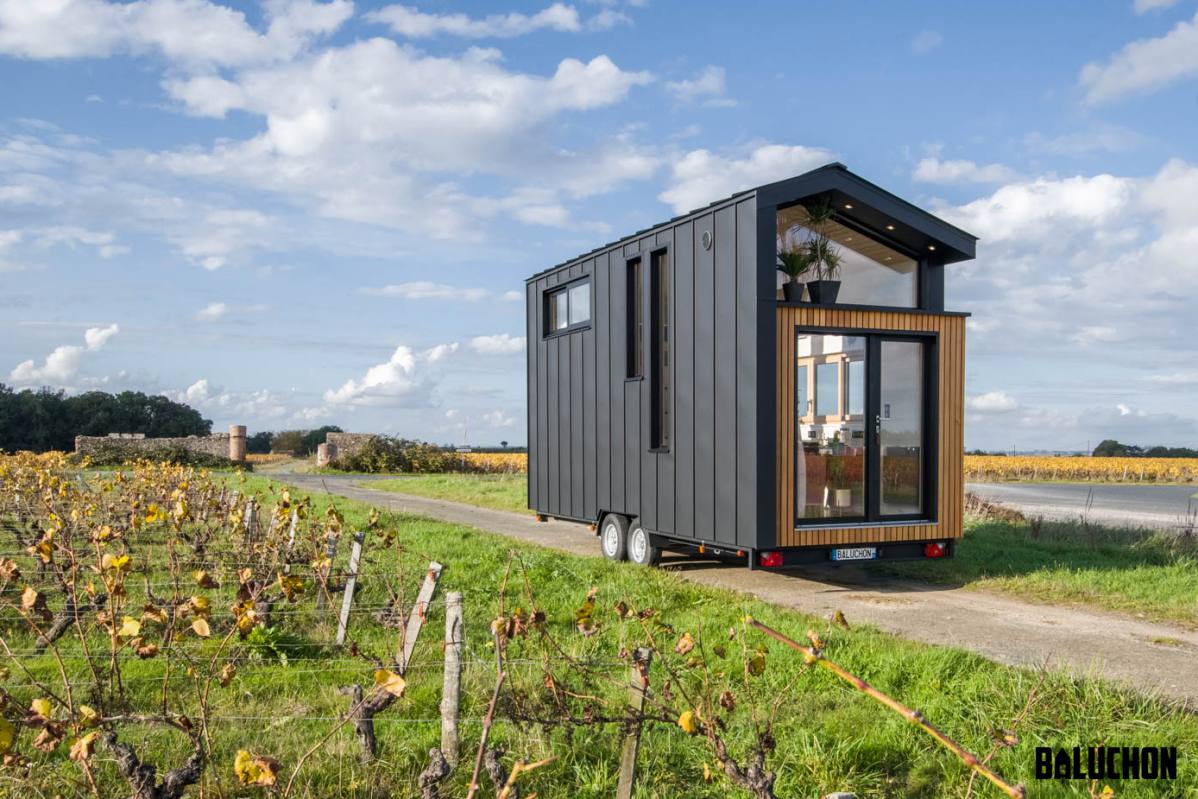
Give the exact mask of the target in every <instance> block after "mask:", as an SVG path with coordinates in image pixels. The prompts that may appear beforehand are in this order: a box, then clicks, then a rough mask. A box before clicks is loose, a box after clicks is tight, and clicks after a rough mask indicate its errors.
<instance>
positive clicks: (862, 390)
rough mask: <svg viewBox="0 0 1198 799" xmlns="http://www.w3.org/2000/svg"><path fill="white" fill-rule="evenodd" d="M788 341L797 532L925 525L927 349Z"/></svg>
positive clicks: (843, 340) (925, 345)
mask: <svg viewBox="0 0 1198 799" xmlns="http://www.w3.org/2000/svg"><path fill="white" fill-rule="evenodd" d="M796 335H797V339H796V342H795V343H796V346H795V371H794V375H795V393H794V396H795V408H794V413H795V432H796V435H795V439H796V440H795V450H796V453H795V454H796V457H795V516H796V520H795V521H796V523H797V524H799V525H803V524H808V525H810V524H825V525H826V524H840V523H853V522H862V523H863V522H869V521H896V520H902V519H922V518H925V517H926V516H927V514H928V508H930V507H931V503H930V501H929V496H930V493H931V488H932V483H933V482H934V480H933V475H934V472H933V469H934V464H933V463H930V462H929V459H928V452H929V445H928V434H929V430H930V429H931V428H932V424H931V423H930V422H929V419H931V416H930V412H931V411H930V409H931V408H932V407H934V406H933V405H932V404H931V403H930V399H931V398H932V397H933V396H934V394H935V389H934V386H932V385H931V384H930V383H929V376H930V364H931V360H930V359H931V353H932V350H933V348H934V345H935V340H934V339H933V338H928V337H916V336H893V335H889V334H872V333H871V334H862V335H845V334H842V333H838V332H814V331H811V332H807V331H799V332H798V333H797V334H796Z"/></svg>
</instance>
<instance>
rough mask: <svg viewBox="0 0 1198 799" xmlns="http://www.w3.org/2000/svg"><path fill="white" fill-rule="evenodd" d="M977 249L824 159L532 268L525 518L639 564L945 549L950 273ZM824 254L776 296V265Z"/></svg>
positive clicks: (956, 521) (959, 445) (959, 413)
mask: <svg viewBox="0 0 1198 799" xmlns="http://www.w3.org/2000/svg"><path fill="white" fill-rule="evenodd" d="M976 241H977V240H976V238H975V237H974V236H972V235H970V234H968V233H966V232H965V231H963V230H960V229H959V228H956V227H954V226H953V225H950V224H948V223H947V222H945V221H943V220H941V219H939V218H937V217H936V216H934V215H933V214H931V213H928V212H927V211H924V210H922V209H920V208H918V207H916V206H914V205H912V204H910V203H908V202H906V201H904V200H901V199H899V198H898V197H896V196H894V195H892V194H890V193H888V192H886V191H884V190H883V189H881V188H879V187H878V186H875V185H874V184H872V183H869V182H868V181H866V180H864V179H862V178H860V177H858V176H857V175H854V174H853V173H852V172H850V171H849V170H848V169H846V168H845V167H844V166H842V165H840V164H830V165H828V166H825V167H821V168H819V169H816V170H814V171H812V172H808V173H806V174H803V175H799V176H797V177H794V178H790V179H788V180H783V181H779V182H777V183H771V184H768V185H765V186H760V187H758V188H755V189H750V190H747V191H742V192H739V193H737V194H734V195H732V196H731V197H729V198H727V199H724V200H719V201H717V202H714V203H712V204H711V205H709V206H707V207H705V208H702V209H699V210H696V211H692V212H691V213H688V214H685V215H683V216H679V217H676V218H674V219H671V220H670V221H668V222H665V223H663V224H660V225H657V226H656V227H652V228H648V229H646V230H642V231H639V232H637V233H634V234H632V235H630V236H627V237H626V238H623V239H620V240H619V241H616V242H613V243H611V244H608V245H605V246H603V247H600V248H598V249H596V250H593V251H591V252H589V253H586V254H585V255H581V256H579V257H577V258H574V259H573V260H570V261H567V262H565V263H562V264H559V265H558V266H555V267H552V268H550V269H547V270H545V271H542V272H539V273H537V274H535V275H533V276H532V277H530V278H529V279H528V280H527V283H526V292H527V325H528V498H529V506H530V508H531V509H532V510H534V511H535V512H536V513H537V515H538V518H541V519H542V520H544V519H548V518H555V519H565V520H572V521H578V522H584V523H588V524H592V525H595V526H596V529H597V530H598V532H599V540H600V546H601V549H602V551H603V553H604V554H605V555H606V556H607V557H609V558H613V559H625V558H627V559H630V560H633V561H635V562H638V563H646V564H648V563H653V562H654V561H656V559H657V557H658V555H659V553H660V552H661V551H662V550H670V549H681V550H691V551H699V552H703V553H710V554H714V555H725V556H738V557H741V558H744V559H745V560H746V561H747V563H748V565H749V566H750V567H751V568H763V567H764V568H777V567H784V566H789V565H795V564H800V563H813V562H828V561H845V560H872V559H892V558H925V557H944V556H948V555H951V554H952V550H953V544H954V541H955V540H956V539H958V538H959V537H960V536H961V533H962V498H963V492H964V484H963V474H962V467H963V452H964V439H963V422H964V381H965V368H964V367H965V317H966V316H967V314H964V313H961V312H954V311H948V310H945V308H944V284H945V270H946V268H948V267H949V266H950V265H951V264H954V263H958V262H961V261H966V260H969V259H972V258H973V257H974V252H975V244H976ZM821 247H822V252H823V253H824V254H825V255H826V254H827V253H828V252H830V253H831V256H829V257H826V258H824V259H823V261H822V263H821V261H820V258H818V257H817V258H816V259H815V271H814V272H811V271H809V272H808V273H806V274H805V275H800V276H799V279H798V281H796V284H795V285H792V287H791V290H790V291H785V292H784V291H783V290H782V288H781V283H782V282H783V281H782V277H783V276H782V273H780V272H779V266H781V265H783V263H784V259H783V256H784V255H787V254H793V253H796V252H798V253H804V254H806V253H809V252H812V251H814V252H816V253H817V255H818V254H819V253H820V252H821V250H820V248H821ZM806 266H807V267H810V266H811V259H808V260H807V262H806ZM832 278H834V279H835V280H836V281H839V285H838V289H839V291H838V292H837V293H836V294H835V296H831V291H830V290H831V289H833V288H837V286H836V283H835V282H834V281H833V282H829V280H830V279H832ZM804 279H805V280H806V281H807V282H806V288H805V289H803V288H802V287H801V286H798V285H797V283H798V282H802V281H803V280H804ZM795 289H799V290H798V291H796V290H795ZM788 297H789V299H788Z"/></svg>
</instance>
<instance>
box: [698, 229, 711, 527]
mask: <svg viewBox="0 0 1198 799" xmlns="http://www.w3.org/2000/svg"><path fill="white" fill-rule="evenodd" d="M694 225H695V236H694V242H695V245H694V252H695V273H694V274H695V287H694V292H695V306H694V308H695V375H694V380H695V526H694V536H695V538H699V539H701V540H703V541H714V540H715V459H716V453H715V338H716V334H715V296H716V288H715V270H714V263H715V261H714V247H713V249H710V250H709V249H706V248H704V247H703V243H702V242H703V234H704V233H709V234H711V235H714V234H715V215H714V214H703V215H701V216H698V217H696V218H695V221H694Z"/></svg>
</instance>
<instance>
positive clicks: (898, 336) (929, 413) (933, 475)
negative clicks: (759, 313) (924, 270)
mask: <svg viewBox="0 0 1198 799" xmlns="http://www.w3.org/2000/svg"><path fill="white" fill-rule="evenodd" d="M791 335H792V336H795V337H796V338H797V337H798V336H800V335H835V336H863V337H865V340H866V344H865V346H866V359H865V364H866V365H865V414H864V416H865V429H866V437H867V441H869V440H872V439H873V438H874V436H875V427H874V425H872V424H871V423H870V422H871V420H874V419H875V417H876V416H878V415H880V414H881V410H882V409H881V407H879V404H880V401H881V400H880V391H881V357H880V353H881V342H882V341H883V340H890V341H909V342H918V343H920V344H922V345H923V358H924V369H923V396H924V405H923V419H922V423H923V431H922V433H923V441H922V445H921V446H922V447H923V449H924V453H925V455H924V458H923V468H922V470H921V473H920V483H921V485H920V490H921V493H922V497H921V501H922V503H923V508H924V511H923V512H922V513H917V514H893V515H883V514H882V513H881V492H880V490H879V489H880V486H881V482H880V481H881V462H882V458H881V452H880V451H879V450H878V447H877V444H876V441H874V443H872V444H867V446H866V451H865V515H864V516H860V517H857V516H854V517H844V518H840V519H837V520H835V521H829V520H828V519H826V518H810V519H806V518H802V517H800V516H799V515H798V510H799V509H798V508H797V507H795V508H792V509H791V524H792V525H793V527H794V529H795V530H808V529H812V528H835V527H863V526H864V527H884V526H886V525H888V524H895V523H909V522H916V523H920V524H936V523H938V522H939V492H940V481H939V478H940V393H941V392H940V334H939V333H937V332H935V331H917V330H882V329H874V328H843V327H819V326H809V325H795V326H794V327H793V328H792V329H791ZM796 366H797V364H796ZM795 371H796V374H797V370H795ZM813 371H814V370H813ZM847 371H848V369H847V367H846V368H844V369H842V377H846V378H847ZM846 393H847V392H846ZM794 394H795V401H796V402H797V401H798V391H797V390H796V391H795V392H794ZM840 399H841V400H842V401H845V400H847V396H844V395H842V396H841V397H840ZM791 411H792V412H793V409H791ZM816 418H818V417H816ZM846 418H847V417H846ZM802 444H803V442H802V440H801V439H800V437H799V426H798V425H797V424H796V425H795V435H794V437H793V440H792V441H791V442H790V446H791V447H792V448H793V449H794V451H793V457H792V466H791V474H790V481H791V487H792V491H794V494H795V496H797V495H798V484H799V457H800V452H799V448H800V447H801V446H802Z"/></svg>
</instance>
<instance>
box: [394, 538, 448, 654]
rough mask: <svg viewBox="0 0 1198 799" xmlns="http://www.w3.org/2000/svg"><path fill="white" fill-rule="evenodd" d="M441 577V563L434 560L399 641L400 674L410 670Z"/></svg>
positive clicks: (425, 574)
mask: <svg viewBox="0 0 1198 799" xmlns="http://www.w3.org/2000/svg"><path fill="white" fill-rule="evenodd" d="M440 579H441V564H440V563H437V562H436V561H432V562H431V563H429V564H428V571H427V572H425V573H424V582H423V583H421V584H420V591H419V592H418V593H417V594H416V602H415V604H413V605H412V610H411V612H409V613H408V623H407V624H406V625H404V632H403V640H402V641H400V642H399V651H398V652H396V653H395V665H396V666H397V667H398V669H399V673H400V674H403V673H404V672H406V671H407V670H408V662H409V661H410V660H411V659H412V650H413V649H415V648H416V638H417V637H419V635H420V628H421V627H422V626H424V619H425V617H426V616H427V614H428V605H429V603H430V602H432V601H433V593H434V592H435V591H436V590H437V581H438V580H440Z"/></svg>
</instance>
